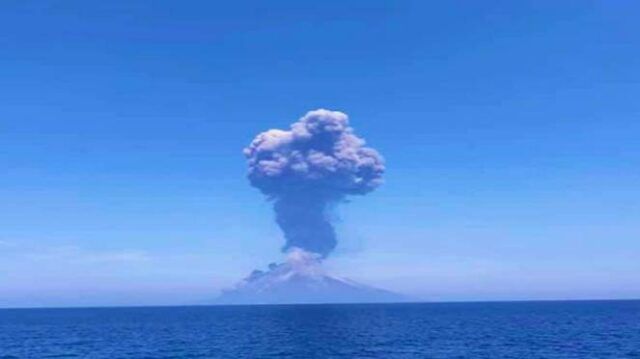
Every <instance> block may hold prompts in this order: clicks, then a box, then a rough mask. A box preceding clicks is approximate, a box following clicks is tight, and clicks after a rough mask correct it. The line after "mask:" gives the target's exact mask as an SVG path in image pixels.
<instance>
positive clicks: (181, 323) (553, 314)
mask: <svg viewBox="0 0 640 359" xmlns="http://www.w3.org/2000/svg"><path fill="white" fill-rule="evenodd" d="M0 358H3V359H8V358H301V359H302V358H305V359H306V358H491V359H495V358H527V359H528V358H575V359H588V358H594V359H595V358H599V359H601V358H616V359H620V358H640V301H557V302H554V301H545V302H491V303H489V302H487V303H421V304H417V303H416V304H413V303H411V304H407V303H405V304H335V305H332V304H326V305H324V304H322V305H264V306H185V307H131V308H73V309H1V310H0Z"/></svg>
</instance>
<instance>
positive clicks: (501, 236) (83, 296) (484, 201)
mask: <svg viewBox="0 0 640 359" xmlns="http://www.w3.org/2000/svg"><path fill="white" fill-rule="evenodd" d="M233 4H234V5H230V3H229V4H226V5H223V4H219V3H215V2H209V1H181V2H174V1H135V2H131V1H110V2H85V1H66V2H58V1H39V2H24V1H8V2H6V3H4V4H3V11H2V12H0V34H1V35H0V79H2V80H1V83H2V86H0V98H1V99H2V102H1V105H0V171H1V173H0V306H40V305H63V306H68V305H120V304H177V303H203V302H206V301H207V300H208V299H210V298H212V297H214V296H215V295H216V293H217V291H218V290H220V289H221V288H224V287H227V286H229V285H231V284H233V283H234V282H235V281H236V280H238V279H239V278H241V277H243V276H245V275H246V274H247V273H248V272H249V271H250V270H252V269H254V268H255V267H264V266H266V265H267V264H268V263H270V262H273V261H278V260H280V259H281V254H280V252H279V248H280V246H281V245H282V243H283V240H282V238H281V233H280V231H279V229H278V228H277V227H276V225H275V224H274V223H273V221H272V218H273V214H272V211H271V209H270V206H269V204H268V203H266V202H265V201H264V199H263V197H262V196H261V195H260V193H258V191H256V190H255V189H253V188H251V187H250V186H249V184H248V183H247V181H246V178H245V173H246V164H245V162H244V158H243V156H242V152H241V151H242V148H243V147H244V146H246V145H247V144H248V143H249V142H250V141H251V139H252V138H253V136H254V135H255V134H257V133H258V132H261V131H264V130H266V129H268V128H286V127H287V126H288V125H289V123H291V122H293V121H295V120H296V119H297V118H299V117H300V116H301V115H303V114H304V113H305V112H306V111H308V110H311V109H316V108H320V107H324V108H329V109H335V110H341V111H344V112H346V113H348V114H349V115H350V117H351V121H352V125H353V126H354V127H355V128H356V130H357V132H358V133H359V135H361V136H363V137H365V138H366V139H367V141H368V143H369V144H370V145H371V146H372V147H375V148H376V149H378V150H379V151H380V152H381V153H382V154H383V155H384V157H385V158H386V161H387V173H386V175H385V180H386V183H385V184H384V185H383V186H382V187H381V188H380V189H378V190H377V191H376V192H374V193H372V194H370V195H368V196H366V197H361V198H355V199H354V200H353V201H352V202H351V203H349V204H346V205H344V206H342V207H341V208H340V209H339V221H338V223H337V228H338V232H339V234H340V244H339V247H338V249H337V251H336V252H335V253H334V255H333V256H332V258H330V259H329V260H328V261H327V263H326V264H327V266H328V267H329V268H330V269H331V270H332V271H333V272H334V273H337V274H341V275H344V276H347V277H351V278H354V279H357V280H361V281H363V282H365V283H369V284H373V285H377V286H381V287H385V288H389V289H393V290H397V291H401V292H404V293H408V294H410V295H413V296H415V297H418V298H422V299H426V300H493V299H553V298H633V297H636V298H637V297H640V276H639V275H638V273H640V186H639V184H640V141H638V137H640V124H639V121H638V118H639V115H640V101H638V94H640V44H639V43H638V33H639V31H640V25H638V22H637V14H638V11H640V5H639V4H637V3H636V2H633V1H616V2H609V1H562V2H557V1H518V2H510V1H496V2H489V3H488V2H482V3H480V2H471V1H469V2H465V1H461V2H442V3H440V4H436V3H432V2H426V1H424V2H423V1H411V2H410V1H398V2H381V1H325V2H316V4H311V2H309V3H308V4H303V3H301V2H299V1H290V2H289V1H273V2H260V1H255V2H248V1H239V2H233Z"/></svg>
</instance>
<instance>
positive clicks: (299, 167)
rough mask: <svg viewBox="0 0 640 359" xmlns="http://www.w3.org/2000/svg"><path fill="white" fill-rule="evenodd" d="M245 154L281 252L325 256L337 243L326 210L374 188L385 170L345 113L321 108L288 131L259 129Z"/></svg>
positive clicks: (377, 155)
mask: <svg viewBox="0 0 640 359" xmlns="http://www.w3.org/2000/svg"><path fill="white" fill-rule="evenodd" d="M244 154H245V156H246V157H247V161H248V165H249V174H248V177H249V181H250V182H251V185H252V186H254V187H256V188H258V189H259V190H260V191H261V192H262V193H263V194H265V195H266V196H267V198H268V199H269V200H271V201H273V208H274V211H275V214H276V222H277V223H278V225H279V226H280V228H281V229H282V231H283V232H284V237H285V239H286V244H285V245H284V247H283V251H288V250H290V249H293V248H300V249H302V250H304V251H308V252H313V253H317V254H319V255H320V256H321V257H323V258H324V257H326V256H327V255H329V253H331V251H332V250H333V249H334V248H335V246H336V243H337V241H336V233H335V230H334V228H333V226H332V224H331V221H330V219H329V216H328V212H329V211H330V209H331V208H332V207H333V205H335V204H337V203H339V202H341V201H343V200H344V199H345V198H346V197H347V196H350V195H364V194H367V193H369V192H371V191H373V190H374V189H376V188H377V187H378V186H379V185H380V184H381V183H382V174H383V173H384V161H383V159H382V157H381V156H380V155H379V154H378V152H377V151H376V150H374V149H372V148H369V147H365V141H364V140H363V139H362V138H360V137H358V136H356V135H355V133H354V130H353V128H351V127H350V126H349V118H348V116H347V115H346V114H344V113H342V112H338V111H329V110H324V109H319V110H315V111H310V112H308V113H307V114H306V115H305V116H303V117H302V118H300V119H299V120H298V121H297V122H295V123H293V124H292V125H291V128H290V129H289V130H288V131H285V130H268V131H266V132H263V133H260V134H259V135H258V136H256V138H255V139H254V140H253V141H252V142H251V144H250V145H249V146H248V147H247V148H245V149H244Z"/></svg>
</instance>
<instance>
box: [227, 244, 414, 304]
mask: <svg viewBox="0 0 640 359" xmlns="http://www.w3.org/2000/svg"><path fill="white" fill-rule="evenodd" d="M401 301H406V299H405V298H404V297H403V296H401V295H399V294H396V293H393V292H390V291H386V290H383V289H378V288H374V287H370V286H366V285H363V284H359V283H356V282H354V281H351V280H348V279H344V278H339V277H335V276H331V275H329V274H327V273H325V271H324V269H323V268H322V265H321V262H320V259H319V258H318V256H316V255H314V254H312V253H308V252H305V251H302V250H293V251H290V252H289V254H288V256H287V261H286V262H284V263H281V264H275V263H272V264H270V265H269V269H268V270H267V271H261V270H254V271H253V272H252V273H251V274H250V275H249V276H247V277H246V278H245V279H244V280H242V281H241V282H240V283H239V284H238V285H236V286H235V287H234V288H232V289H229V290H226V291H223V292H222V294H221V295H220V297H218V299H217V300H216V304H305V303H309V304H310V303H380V302H401Z"/></svg>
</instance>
